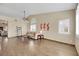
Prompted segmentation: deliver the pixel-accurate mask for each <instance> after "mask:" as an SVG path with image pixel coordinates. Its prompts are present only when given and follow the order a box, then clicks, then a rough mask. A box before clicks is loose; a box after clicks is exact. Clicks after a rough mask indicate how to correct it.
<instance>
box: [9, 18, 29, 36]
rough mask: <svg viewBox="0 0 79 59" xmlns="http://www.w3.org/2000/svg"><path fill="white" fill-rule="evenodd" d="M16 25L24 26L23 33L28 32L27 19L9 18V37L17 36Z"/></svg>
mask: <svg viewBox="0 0 79 59" xmlns="http://www.w3.org/2000/svg"><path fill="white" fill-rule="evenodd" d="M16 26H18V27H21V28H22V35H25V34H26V33H27V21H24V20H21V19H18V20H9V21H8V37H14V36H17V31H16Z"/></svg>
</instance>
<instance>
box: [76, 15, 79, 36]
mask: <svg viewBox="0 0 79 59" xmlns="http://www.w3.org/2000/svg"><path fill="white" fill-rule="evenodd" d="M76 34H77V35H79V15H78V14H77V15H76Z"/></svg>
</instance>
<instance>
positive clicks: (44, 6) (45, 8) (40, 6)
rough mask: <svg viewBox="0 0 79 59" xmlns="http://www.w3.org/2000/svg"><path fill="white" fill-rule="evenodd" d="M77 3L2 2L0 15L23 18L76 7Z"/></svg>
mask: <svg viewBox="0 0 79 59" xmlns="http://www.w3.org/2000/svg"><path fill="white" fill-rule="evenodd" d="M76 6H77V4H76V3H0V15H1V16H10V17H18V18H22V17H23V16H24V10H25V11H26V13H25V15H26V16H29V15H35V14H40V13H47V12H57V11H63V10H70V9H75V8H76Z"/></svg>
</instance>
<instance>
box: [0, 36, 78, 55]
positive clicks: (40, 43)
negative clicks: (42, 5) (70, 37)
mask: <svg viewBox="0 0 79 59" xmlns="http://www.w3.org/2000/svg"><path fill="white" fill-rule="evenodd" d="M0 46H1V50H0V55H1V56H76V55H77V52H76V49H75V47H74V46H72V45H68V44H64V43H59V42H54V41H50V40H45V39H42V40H32V39H27V38H22V37H21V38H10V39H8V40H7V39H5V40H3V43H1V45H0Z"/></svg>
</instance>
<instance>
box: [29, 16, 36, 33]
mask: <svg viewBox="0 0 79 59" xmlns="http://www.w3.org/2000/svg"><path fill="white" fill-rule="evenodd" d="M30 31H31V32H36V19H35V18H32V20H31V24H30Z"/></svg>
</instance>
